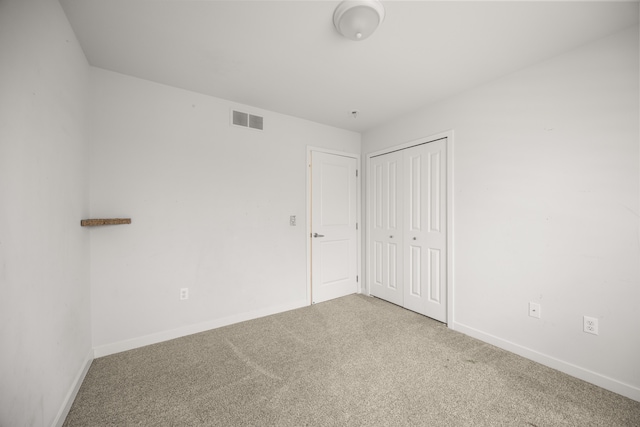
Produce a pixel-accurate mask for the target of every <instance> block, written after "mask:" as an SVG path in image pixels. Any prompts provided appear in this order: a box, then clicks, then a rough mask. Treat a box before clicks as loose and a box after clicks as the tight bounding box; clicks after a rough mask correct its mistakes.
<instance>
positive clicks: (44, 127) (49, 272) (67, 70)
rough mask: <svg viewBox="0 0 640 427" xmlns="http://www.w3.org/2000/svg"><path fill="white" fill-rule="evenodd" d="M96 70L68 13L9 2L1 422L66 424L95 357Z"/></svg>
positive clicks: (37, 3) (0, 71) (0, 36)
mask: <svg viewBox="0 0 640 427" xmlns="http://www.w3.org/2000/svg"><path fill="white" fill-rule="evenodd" d="M88 79H89V66H88V64H87V62H86V60H85V58H84V55H83V53H82V51H81V49H80V47H79V45H78V43H77V41H76V38H75V35H74V33H73V31H72V30H71V27H70V26H69V23H68V22H67V19H66V16H65V15H64V13H63V11H62V9H61V8H60V5H59V4H58V2H57V1H51V0H30V1H22V0H3V1H1V2H0V425H2V426H45V425H46V426H50V425H52V424H54V423H56V422H60V421H61V420H62V419H64V416H65V415H66V411H65V408H67V409H68V405H69V404H70V403H71V400H72V399H73V397H74V395H75V394H74V392H75V387H76V386H77V385H78V384H79V382H80V381H81V380H82V377H83V375H84V372H86V371H85V369H86V368H88V364H89V362H90V361H91V359H92V355H93V352H92V349H91V336H90V333H91V328H90V313H89V310H90V299H89V234H88V232H87V230H85V229H83V228H81V227H80V220H81V219H82V218H83V217H86V216H87V215H88V213H89V186H88V169H87V164H88V144H86V130H85V129H86V117H85V109H86V107H87V105H88V102H87V101H88V98H87V91H88Z"/></svg>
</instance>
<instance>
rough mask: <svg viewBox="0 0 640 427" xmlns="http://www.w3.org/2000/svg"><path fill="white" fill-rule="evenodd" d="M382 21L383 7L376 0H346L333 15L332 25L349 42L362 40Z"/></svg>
mask: <svg viewBox="0 0 640 427" xmlns="http://www.w3.org/2000/svg"><path fill="white" fill-rule="evenodd" d="M383 20H384V7H382V3H380V2H379V1H378V0H346V1H343V2H342V3H340V4H339V5H338V7H337V8H336V11H335V12H334V13H333V25H335V27H336V30H338V32H339V33H340V34H342V35H343V36H345V37H346V38H348V39H351V40H356V41H358V40H364V39H366V38H367V37H369V36H370V35H371V34H373V32H374V31H375V30H376V28H378V26H379V25H380V24H381V23H382V21H383Z"/></svg>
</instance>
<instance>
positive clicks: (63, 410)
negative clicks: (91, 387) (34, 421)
mask: <svg viewBox="0 0 640 427" xmlns="http://www.w3.org/2000/svg"><path fill="white" fill-rule="evenodd" d="M93 358H94V353H93V349H90V350H89V352H88V353H87V356H86V357H85V359H84V362H83V363H82V366H81V367H80V370H79V371H78V374H77V375H76V377H75V378H74V380H73V383H71V388H70V389H69V391H68V392H67V395H66V396H65V397H64V400H63V401H62V406H61V407H60V410H59V411H58V415H56V418H55V419H54V420H53V423H51V425H52V426H53V427H61V426H62V424H64V420H66V419H67V415H69V411H70V410H71V405H73V401H74V400H75V399H76V396H77V395H78V391H79V390H80V386H81V385H82V382H83V381H84V377H85V376H87V372H89V368H90V367H91V362H93Z"/></svg>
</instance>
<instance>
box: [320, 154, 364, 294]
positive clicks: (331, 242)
mask: <svg viewBox="0 0 640 427" xmlns="http://www.w3.org/2000/svg"><path fill="white" fill-rule="evenodd" d="M356 174H357V159H356V158H354V157H347V156H340V155H335V154H328V153H323V152H319V151H312V152H311V235H310V239H311V301H312V302H313V303H314V304H315V303H319V302H322V301H327V300H330V299H333V298H338V297H341V296H345V295H349V294H353V293H355V292H357V286H358V283H357V265H358V264H357V251H358V247H357V229H356V222H357V212H356V210H357V199H356V198H357V189H356V181H357V176H356Z"/></svg>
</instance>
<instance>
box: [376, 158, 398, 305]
mask: <svg viewBox="0 0 640 427" xmlns="http://www.w3.org/2000/svg"><path fill="white" fill-rule="evenodd" d="M370 166H371V167H370V169H369V170H370V176H369V180H370V182H371V185H370V186H369V188H370V193H369V198H370V200H371V202H370V209H371V211H370V215H369V221H370V222H371V224H370V226H369V230H370V234H369V236H370V242H369V254H370V255H369V256H370V257H371V262H370V263H369V265H370V269H369V277H370V280H369V283H370V286H369V292H370V293H371V295H373V296H376V297H379V298H382V299H384V300H387V301H389V302H392V303H394V304H398V305H402V304H403V288H402V281H403V274H402V273H403V265H402V251H403V245H402V240H403V227H402V223H403V218H402V212H403V210H402V202H403V200H402V199H403V198H402V180H403V176H402V168H403V155H402V152H401V151H397V152H395V153H390V154H386V155H384V156H379V157H374V158H372V159H371V164H370Z"/></svg>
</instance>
